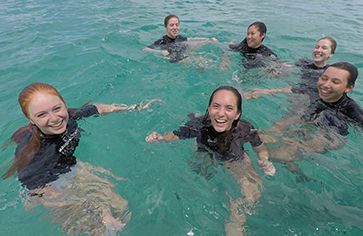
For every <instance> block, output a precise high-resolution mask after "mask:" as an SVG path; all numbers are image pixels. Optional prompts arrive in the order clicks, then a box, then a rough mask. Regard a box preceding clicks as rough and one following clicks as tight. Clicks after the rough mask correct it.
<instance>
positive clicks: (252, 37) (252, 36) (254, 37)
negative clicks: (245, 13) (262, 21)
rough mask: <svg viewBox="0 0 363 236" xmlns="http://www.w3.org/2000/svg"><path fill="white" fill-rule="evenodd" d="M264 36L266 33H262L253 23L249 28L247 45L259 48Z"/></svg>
mask: <svg viewBox="0 0 363 236" xmlns="http://www.w3.org/2000/svg"><path fill="white" fill-rule="evenodd" d="M264 37H265V34H263V33H261V32H260V31H259V30H258V28H257V27H256V26H254V25H252V26H251V27H250V28H248V30H247V45H248V46H249V47H250V48H258V47H259V46H261V44H262V39H263V38H264Z"/></svg>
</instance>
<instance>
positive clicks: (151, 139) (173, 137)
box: [145, 131, 179, 143]
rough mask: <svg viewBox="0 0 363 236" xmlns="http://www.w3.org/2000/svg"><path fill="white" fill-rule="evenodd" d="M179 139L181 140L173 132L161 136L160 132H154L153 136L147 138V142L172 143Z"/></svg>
mask: <svg viewBox="0 0 363 236" xmlns="http://www.w3.org/2000/svg"><path fill="white" fill-rule="evenodd" d="M177 139H179V137H178V136H176V135H175V134H174V133H172V132H169V133H166V134H164V135H161V134H159V133H158V132H155V131H153V132H152V133H151V134H149V135H148V136H146V138H145V141H146V142H148V143H155V142H159V141H165V142H170V141H173V140H177Z"/></svg>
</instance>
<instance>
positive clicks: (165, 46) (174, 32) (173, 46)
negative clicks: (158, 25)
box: [144, 15, 217, 62]
mask: <svg viewBox="0 0 363 236" xmlns="http://www.w3.org/2000/svg"><path fill="white" fill-rule="evenodd" d="M164 26H165V32H166V34H165V35H164V36H163V37H162V38H161V39H158V40H156V41H155V42H154V43H152V44H151V45H149V46H147V47H146V48H144V51H148V52H156V53H161V54H162V55H163V56H166V57H168V58H169V61H170V62H178V61H181V60H183V59H184V58H186V57H187V49H188V45H187V43H186V42H187V41H201V42H217V39H215V38H187V37H185V36H182V35H180V34H179V31H180V28H179V27H180V20H179V17H178V16H176V15H168V16H166V17H165V19H164Z"/></svg>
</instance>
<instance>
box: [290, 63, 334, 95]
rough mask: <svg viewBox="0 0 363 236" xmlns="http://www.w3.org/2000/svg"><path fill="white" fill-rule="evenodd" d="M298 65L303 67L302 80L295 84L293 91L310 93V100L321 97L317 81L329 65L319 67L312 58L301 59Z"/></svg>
mask: <svg viewBox="0 0 363 236" xmlns="http://www.w3.org/2000/svg"><path fill="white" fill-rule="evenodd" d="M296 66H298V67H301V77H300V78H301V82H300V83H298V84H297V85H296V86H293V87H292V89H291V91H292V92H293V93H298V94H306V95H308V96H309V98H310V101H315V100H317V99H318V98H319V92H318V88H317V86H316V83H317V82H318V79H319V77H320V76H321V75H322V74H323V72H324V70H325V69H326V68H327V67H328V65H326V66H324V67H317V66H316V65H315V64H314V63H313V62H312V61H311V60H308V59H301V60H299V61H298V62H297V63H296Z"/></svg>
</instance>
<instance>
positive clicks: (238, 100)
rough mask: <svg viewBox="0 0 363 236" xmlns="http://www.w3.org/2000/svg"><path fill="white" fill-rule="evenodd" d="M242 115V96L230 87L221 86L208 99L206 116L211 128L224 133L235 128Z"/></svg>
mask: <svg viewBox="0 0 363 236" xmlns="http://www.w3.org/2000/svg"><path fill="white" fill-rule="evenodd" d="M241 113H242V96H241V94H240V93H239V92H238V90H237V89H235V88H234V87H231V86H221V87H219V88H217V89H216V90H214V91H213V93H212V95H211V96H210V98H209V103H208V114H209V118H210V120H211V124H212V126H213V128H214V129H215V130H216V131H217V132H225V131H228V130H230V129H231V128H233V127H235V126H236V125H237V123H238V121H239V119H240V117H241Z"/></svg>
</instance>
